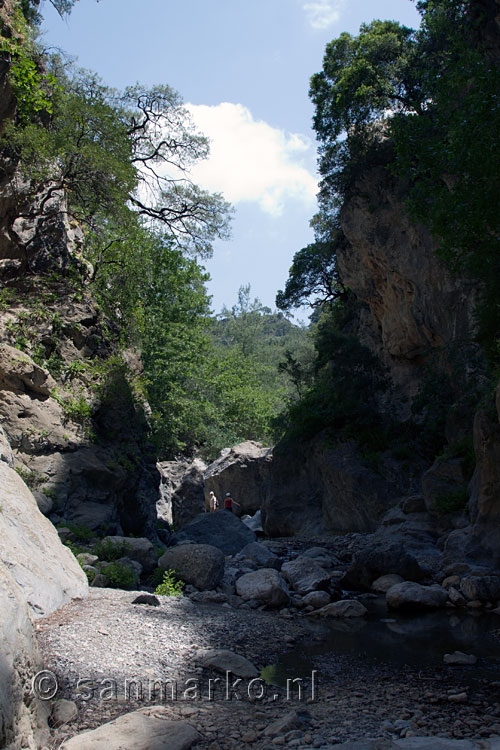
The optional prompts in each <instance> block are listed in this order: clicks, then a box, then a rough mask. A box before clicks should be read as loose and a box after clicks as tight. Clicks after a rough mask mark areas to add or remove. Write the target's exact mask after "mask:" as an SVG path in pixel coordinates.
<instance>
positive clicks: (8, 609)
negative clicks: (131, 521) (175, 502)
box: [0, 461, 88, 750]
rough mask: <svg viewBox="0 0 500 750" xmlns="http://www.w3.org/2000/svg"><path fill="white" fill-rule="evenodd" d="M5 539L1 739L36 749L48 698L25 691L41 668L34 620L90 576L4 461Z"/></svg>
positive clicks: (0, 534)
mask: <svg viewBox="0 0 500 750" xmlns="http://www.w3.org/2000/svg"><path fill="white" fill-rule="evenodd" d="M0 540H1V543H0V642H1V644H2V648H1V654H0V743H1V744H2V747H3V746H4V742H5V745H6V746H8V747H9V748H11V747H12V748H13V750H17V748H20V747H29V748H30V749H31V750H35V748H37V747H41V746H43V745H44V744H45V740H44V736H45V735H44V732H45V730H46V726H45V728H44V720H45V719H46V718H47V711H48V704H45V705H44V704H41V703H40V702H38V701H37V700H35V699H33V700H32V696H31V695H29V692H27V691H26V685H28V684H29V683H30V680H31V679H32V677H33V676H34V675H35V674H36V673H37V672H38V671H39V670H40V669H41V668H42V665H41V659H40V656H39V653H38V650H37V645H36V639H35V634H34V629H33V620H34V618H37V617H41V616H44V615H49V614H51V612H53V611H54V610H55V609H57V608H59V607H61V606H63V605H64V604H66V603H67V602H69V601H70V600H71V599H72V598H74V597H84V596H86V595H87V592H88V585H87V578H86V576H85V573H84V572H83V570H82V569H81V568H80V566H79V564H78V562H77V561H76V559H75V558H74V557H73V555H72V553H71V552H70V551H69V549H68V548H67V547H64V546H63V545H62V544H61V542H60V540H59V536H58V534H57V532H56V530H55V528H54V526H53V525H52V524H51V523H50V521H48V520H47V519H46V518H45V517H44V516H43V515H42V514H41V513H40V511H39V510H38V506H37V504H36V501H35V498H34V497H33V495H32V494H31V492H30V491H29V489H28V487H27V486H26V485H25V484H24V482H23V481H22V479H21V478H20V477H19V476H18V474H16V472H15V471H13V470H12V469H11V468H9V466H8V465H7V464H6V463H4V462H2V461H0ZM25 698H26V702H24V699H25ZM9 743H12V744H9Z"/></svg>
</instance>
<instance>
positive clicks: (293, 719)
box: [264, 711, 310, 737]
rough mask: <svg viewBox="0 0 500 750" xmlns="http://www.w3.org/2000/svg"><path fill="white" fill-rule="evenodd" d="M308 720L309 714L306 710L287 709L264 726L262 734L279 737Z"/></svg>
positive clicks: (303, 724) (302, 725) (301, 725)
mask: <svg viewBox="0 0 500 750" xmlns="http://www.w3.org/2000/svg"><path fill="white" fill-rule="evenodd" d="M309 720H310V716H309V714H308V713H307V712H306V711H289V712H288V713H287V714H285V715H284V716H282V717H281V718H280V719H276V721H273V722H271V724H269V725H268V726H267V727H266V728H265V730H264V735H265V736H266V737H280V736H282V735H286V734H287V733H288V732H291V731H293V730H294V729H296V728H297V727H304V726H305V725H306V724H307V723H308V722H309Z"/></svg>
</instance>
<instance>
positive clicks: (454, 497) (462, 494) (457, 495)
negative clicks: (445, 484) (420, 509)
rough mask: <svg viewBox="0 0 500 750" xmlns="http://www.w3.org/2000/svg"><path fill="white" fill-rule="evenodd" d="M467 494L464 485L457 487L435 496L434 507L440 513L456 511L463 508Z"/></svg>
mask: <svg viewBox="0 0 500 750" xmlns="http://www.w3.org/2000/svg"><path fill="white" fill-rule="evenodd" d="M468 499H469V494H468V492H467V488H466V487H459V488H458V489H456V490H451V491H450V492H446V493H444V494H442V495H438V497H437V498H436V509H437V510H438V511H439V512H440V513H457V512H459V511H461V510H465V509H466V507H467V501H468Z"/></svg>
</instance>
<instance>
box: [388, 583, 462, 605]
mask: <svg viewBox="0 0 500 750" xmlns="http://www.w3.org/2000/svg"><path fill="white" fill-rule="evenodd" d="M386 601H387V606H388V607H389V608H390V609H415V610H419V609H438V608H439V607H444V606H445V605H446V602H447V601H448V592H447V591H446V590H445V589H443V588H442V587H441V586H438V585H437V584H435V585H433V586H422V585H421V584H420V583H415V582H413V581H404V582H403V583H397V584H396V585H395V586H392V587H391V588H390V589H389V591H388V592H387V594H386Z"/></svg>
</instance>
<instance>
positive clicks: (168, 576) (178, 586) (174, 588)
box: [155, 570, 184, 596]
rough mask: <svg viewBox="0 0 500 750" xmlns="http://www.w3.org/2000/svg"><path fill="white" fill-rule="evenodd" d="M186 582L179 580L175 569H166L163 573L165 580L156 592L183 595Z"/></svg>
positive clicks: (161, 594) (167, 594)
mask: <svg viewBox="0 0 500 750" xmlns="http://www.w3.org/2000/svg"><path fill="white" fill-rule="evenodd" d="M183 589H184V583H183V582H182V581H179V580H178V578H177V575H176V571H175V570H166V571H165V572H164V574H163V582H162V583H160V585H159V586H157V587H156V589H155V594H160V596H182V591H183Z"/></svg>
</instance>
